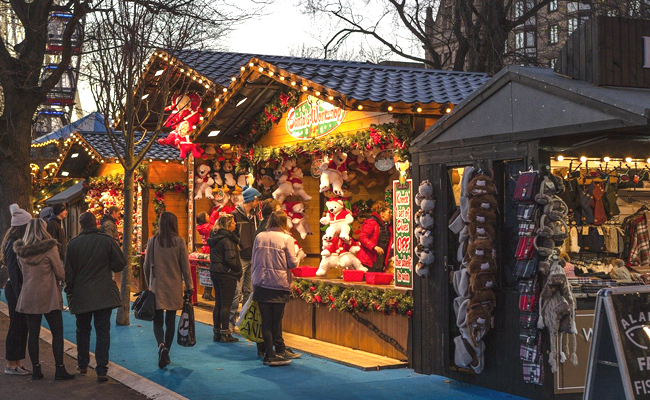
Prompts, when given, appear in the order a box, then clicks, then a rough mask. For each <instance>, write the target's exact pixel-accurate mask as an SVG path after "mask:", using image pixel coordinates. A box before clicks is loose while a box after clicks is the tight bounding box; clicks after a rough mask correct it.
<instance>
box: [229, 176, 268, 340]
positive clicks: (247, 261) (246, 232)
mask: <svg viewBox="0 0 650 400" xmlns="http://www.w3.org/2000/svg"><path fill="white" fill-rule="evenodd" d="M242 196H243V198H244V202H243V203H242V204H239V205H238V206H237V207H236V208H235V210H234V211H233V212H232V213H231V214H232V215H233V216H234V217H235V222H236V223H237V229H236V230H237V233H238V234H239V249H240V251H239V256H240V257H241V264H242V277H241V279H240V280H239V283H238V284H237V289H236V291H235V298H234V300H233V302H232V306H231V307H230V325H231V327H230V330H231V331H233V330H234V328H235V323H236V322H237V315H238V314H237V310H238V308H239V302H240V301H241V302H242V304H245V303H246V301H247V300H248V297H249V296H250V295H251V293H252V292H253V281H252V279H251V259H252V258H253V242H254V241H255V232H256V231H257V224H258V221H257V207H258V206H259V204H260V200H259V198H260V197H261V196H262V194H261V193H260V192H259V191H258V190H257V189H255V188H252V187H247V186H244V191H243V192H242ZM242 294H243V297H242Z"/></svg>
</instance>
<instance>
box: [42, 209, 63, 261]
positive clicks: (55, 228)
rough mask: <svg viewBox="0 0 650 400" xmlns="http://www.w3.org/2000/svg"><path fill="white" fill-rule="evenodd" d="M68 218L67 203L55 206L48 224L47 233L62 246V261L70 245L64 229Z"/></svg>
mask: <svg viewBox="0 0 650 400" xmlns="http://www.w3.org/2000/svg"><path fill="white" fill-rule="evenodd" d="M67 216H68V206H67V204H65V203H59V204H55V205H54V206H53V207H52V215H51V216H50V217H49V219H48V220H47V221H46V222H47V233H49V234H50V235H51V236H52V237H53V238H54V239H56V241H57V242H59V244H60V245H61V248H60V250H61V251H59V254H60V256H61V260H64V258H65V254H64V253H65V249H66V246H67V245H68V238H67V236H66V234H65V229H64V228H63V220H64V219H65V217H67Z"/></svg>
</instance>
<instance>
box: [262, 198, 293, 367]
mask: <svg viewBox="0 0 650 400" xmlns="http://www.w3.org/2000/svg"><path fill="white" fill-rule="evenodd" d="M287 221H288V217H287V214H286V213H285V212H284V211H281V210H279V211H275V212H273V213H272V214H271V216H270V217H269V221H268V223H267V229H266V231H264V232H260V233H259V234H258V235H257V237H256V238H255V242H254V244H253V259H252V262H251V269H252V280H253V301H256V302H257V303H258V304H259V310H260V313H261V314H262V336H263V337H264V345H265V348H266V354H265V355H264V358H263V360H262V362H263V364H264V365H270V366H280V365H287V364H289V363H291V360H290V359H289V357H285V354H284V352H283V349H277V348H274V343H275V342H276V338H277V337H279V336H281V334H282V318H283V316H284V307H285V305H286V303H287V302H288V301H289V297H290V294H291V271H290V270H291V269H293V268H295V267H297V266H298V263H299V261H298V258H297V257H296V250H295V242H294V239H293V237H291V235H289V234H288V233H287V232H289V227H288V222H287Z"/></svg>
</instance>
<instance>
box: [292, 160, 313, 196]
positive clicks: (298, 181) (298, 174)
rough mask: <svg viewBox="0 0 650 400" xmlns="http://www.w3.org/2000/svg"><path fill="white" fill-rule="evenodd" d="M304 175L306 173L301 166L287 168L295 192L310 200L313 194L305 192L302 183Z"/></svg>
mask: <svg viewBox="0 0 650 400" xmlns="http://www.w3.org/2000/svg"><path fill="white" fill-rule="evenodd" d="M304 177H305V175H304V174H303V172H302V169H301V168H300V167H297V166H295V167H293V168H291V169H288V170H287V181H289V182H291V185H292V189H293V190H292V191H293V194H294V195H296V196H300V197H301V198H302V200H303V201H309V200H311V196H310V195H308V194H307V192H305V189H304V188H303V185H302V178H304Z"/></svg>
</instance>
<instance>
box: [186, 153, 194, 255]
mask: <svg viewBox="0 0 650 400" xmlns="http://www.w3.org/2000/svg"><path fill="white" fill-rule="evenodd" d="M187 160H188V164H189V165H188V167H187V196H188V197H187V198H188V201H187V244H188V245H187V251H189V252H190V253H191V252H193V251H194V156H192V155H191V154H190V156H189V157H187Z"/></svg>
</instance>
